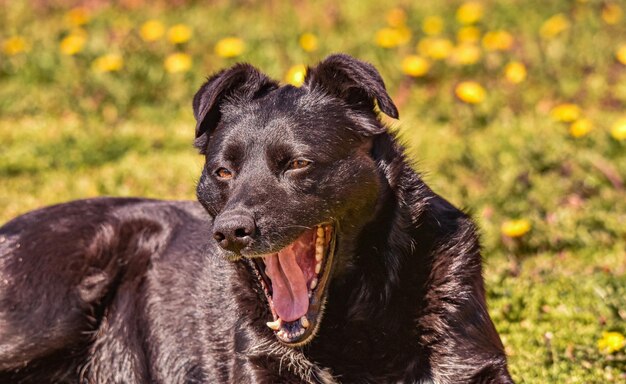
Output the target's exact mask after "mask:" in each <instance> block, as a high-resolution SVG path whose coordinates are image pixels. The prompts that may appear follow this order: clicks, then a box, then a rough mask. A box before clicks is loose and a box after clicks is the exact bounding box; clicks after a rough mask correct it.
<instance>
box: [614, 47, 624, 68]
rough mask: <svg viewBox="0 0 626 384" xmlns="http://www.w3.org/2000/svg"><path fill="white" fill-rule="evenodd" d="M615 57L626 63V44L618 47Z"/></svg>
mask: <svg viewBox="0 0 626 384" xmlns="http://www.w3.org/2000/svg"><path fill="white" fill-rule="evenodd" d="M615 57H616V58H617V61H619V62H620V63H622V64H624V65H626V44H622V45H621V46H620V47H619V48H617V52H615Z"/></svg>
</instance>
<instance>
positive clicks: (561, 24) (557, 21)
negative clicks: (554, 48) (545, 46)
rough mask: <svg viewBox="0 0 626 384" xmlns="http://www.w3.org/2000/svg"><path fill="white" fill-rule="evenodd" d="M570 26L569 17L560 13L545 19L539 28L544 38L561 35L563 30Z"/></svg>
mask: <svg viewBox="0 0 626 384" xmlns="http://www.w3.org/2000/svg"><path fill="white" fill-rule="evenodd" d="M569 27H570V22H569V20H568V19H567V17H566V16H565V15H564V14H562V13H558V14H556V15H554V16H552V17H551V18H549V19H548V20H546V21H544V23H543V24H542V25H541V29H539V34H540V35H541V37H543V38H544V39H552V38H554V37H556V36H557V35H559V34H560V33H561V32H563V31H566V30H567V29H569Z"/></svg>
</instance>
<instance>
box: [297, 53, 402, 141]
mask: <svg viewBox="0 0 626 384" xmlns="http://www.w3.org/2000/svg"><path fill="white" fill-rule="evenodd" d="M304 85H305V87H308V88H310V89H321V90H322V91H324V92H326V93H328V94H331V95H333V96H335V97H338V98H339V99H342V100H343V101H344V102H346V103H347V105H348V106H349V107H351V108H354V109H357V110H364V111H373V110H374V106H375V105H378V108H379V109H380V111H381V112H383V113H384V114H386V115H387V116H389V117H393V118H394V119H397V118H398V109H397V108H396V106H395V104H394V103H393V101H392V100H391V97H390V96H389V94H388V93H387V89H386V88H385V83H384V81H383V79H382V77H381V76H380V73H378V71H377V70H376V68H374V66H373V65H371V64H369V63H366V62H364V61H361V60H357V59H355V58H354V57H351V56H348V55H346V54H334V55H330V56H328V57H327V58H326V59H324V60H323V61H322V62H320V63H319V64H318V65H317V66H316V67H313V68H309V70H308V71H307V75H306V78H305V80H304ZM382 131H384V128H383V127H382V126H379V127H371V129H369V132H368V133H370V134H372V133H380V132H382Z"/></svg>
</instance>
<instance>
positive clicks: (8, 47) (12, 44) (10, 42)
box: [2, 36, 28, 56]
mask: <svg viewBox="0 0 626 384" xmlns="http://www.w3.org/2000/svg"><path fill="white" fill-rule="evenodd" d="M27 49H28V44H27V43H26V40H24V38H23V37H20V36H12V37H9V38H8V39H5V40H4V41H3V42H2V52H4V53H5V54H7V55H9V56H15V55H17V54H18V53H22V52H25V51H26V50H27Z"/></svg>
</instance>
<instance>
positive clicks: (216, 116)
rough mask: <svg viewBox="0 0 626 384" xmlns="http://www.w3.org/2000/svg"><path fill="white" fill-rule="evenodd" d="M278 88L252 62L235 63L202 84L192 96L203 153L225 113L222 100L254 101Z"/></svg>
mask: <svg viewBox="0 0 626 384" xmlns="http://www.w3.org/2000/svg"><path fill="white" fill-rule="evenodd" d="M276 88H278V83H277V82H276V81H274V80H272V79H270V78H269V77H267V76H265V75H264V74H262V73H261V72H260V71H259V70H258V69H256V68H254V67H253V66H252V65H250V64H235V65H234V66H233V67H231V68H229V69H226V70H223V71H221V72H218V73H216V74H215V75H213V76H211V77H209V79H208V80H207V81H206V83H204V84H203V85H202V87H200V89H199V90H198V92H196V95H195V96H194V97H193V115H194V117H195V118H196V140H195V145H196V147H197V148H199V149H200V151H201V152H202V151H203V150H204V149H205V148H206V144H207V141H208V136H209V134H210V133H211V132H212V131H213V130H214V129H215V127H217V124H218V123H219V121H220V119H221V117H222V113H221V111H220V105H221V103H222V102H223V101H224V100H225V99H227V98H229V97H232V98H237V99H241V100H252V99H255V98H257V97H260V96H262V95H264V94H266V93H267V92H269V91H271V90H273V89H276Z"/></svg>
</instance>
